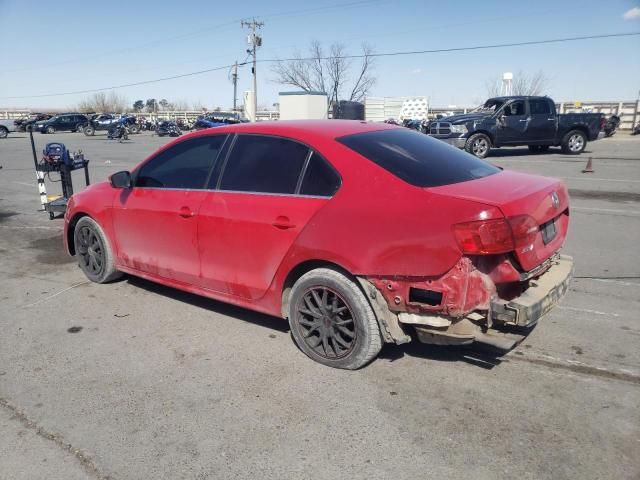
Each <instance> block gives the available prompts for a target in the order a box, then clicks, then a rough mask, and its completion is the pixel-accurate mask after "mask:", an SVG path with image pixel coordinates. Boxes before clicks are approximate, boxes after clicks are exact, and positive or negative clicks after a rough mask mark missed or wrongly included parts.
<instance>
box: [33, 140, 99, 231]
mask: <svg viewBox="0 0 640 480" xmlns="http://www.w3.org/2000/svg"><path fill="white" fill-rule="evenodd" d="M29 137H30V139H31V151H32V153H33V164H34V166H35V169H36V180H37V182H38V193H39V194H40V204H41V205H42V210H41V211H45V212H49V219H51V220H53V219H54V218H55V217H56V215H64V212H65V211H66V210H67V202H68V201H69V198H71V195H73V178H72V176H71V172H73V171H74V170H80V169H84V180H85V184H86V185H87V186H89V184H90V182H89V160H86V159H85V158H84V155H83V154H82V153H79V154H77V155H74V157H73V158H72V159H70V158H66V157H68V156H69V154H68V152H66V147H64V145H62V144H60V145H62V147H63V150H64V153H65V155H66V157H65V156H61V158H59V159H57V160H55V161H52V162H45V161H41V162H38V155H37V154H36V145H35V142H34V140H33V132H32V131H30V132H29ZM51 172H57V173H58V174H59V175H60V184H61V186H62V196H51V197H49V196H47V189H46V186H45V176H47V177H48V176H49V174H51Z"/></svg>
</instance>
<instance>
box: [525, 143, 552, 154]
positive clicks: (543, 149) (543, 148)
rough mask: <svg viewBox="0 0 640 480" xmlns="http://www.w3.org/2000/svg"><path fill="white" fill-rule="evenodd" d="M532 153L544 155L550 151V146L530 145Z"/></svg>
mask: <svg viewBox="0 0 640 480" xmlns="http://www.w3.org/2000/svg"><path fill="white" fill-rule="evenodd" d="M529 151H530V152H531V153H544V152H548V151H549V145H529Z"/></svg>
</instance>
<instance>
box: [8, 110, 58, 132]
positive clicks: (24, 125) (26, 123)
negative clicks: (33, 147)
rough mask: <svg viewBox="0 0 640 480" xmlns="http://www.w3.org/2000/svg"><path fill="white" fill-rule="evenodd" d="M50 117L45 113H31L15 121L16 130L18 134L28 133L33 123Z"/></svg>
mask: <svg viewBox="0 0 640 480" xmlns="http://www.w3.org/2000/svg"><path fill="white" fill-rule="evenodd" d="M51 117H52V115H49V114H47V113H32V114H30V115H28V116H26V117H23V118H19V119H18V120H16V122H15V123H16V128H17V130H18V131H19V132H28V131H29V130H30V129H31V126H32V125H33V124H34V123H36V122H38V121H40V120H49V119H50V118H51Z"/></svg>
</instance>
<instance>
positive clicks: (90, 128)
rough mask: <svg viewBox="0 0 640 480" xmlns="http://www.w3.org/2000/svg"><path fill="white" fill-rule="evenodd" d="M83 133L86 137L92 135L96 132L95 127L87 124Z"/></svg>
mask: <svg viewBox="0 0 640 480" xmlns="http://www.w3.org/2000/svg"><path fill="white" fill-rule="evenodd" d="M84 134H85V135H86V136H87V137H90V136H92V135H95V134H96V129H95V127H93V126H92V125H87V126H86V127H85V128H84Z"/></svg>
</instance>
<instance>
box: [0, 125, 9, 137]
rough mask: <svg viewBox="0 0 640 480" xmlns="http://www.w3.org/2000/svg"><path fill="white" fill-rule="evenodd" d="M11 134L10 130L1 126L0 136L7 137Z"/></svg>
mask: <svg viewBox="0 0 640 480" xmlns="http://www.w3.org/2000/svg"><path fill="white" fill-rule="evenodd" d="M8 135H9V130H7V129H6V128H4V127H0V138H7V136H8Z"/></svg>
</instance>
